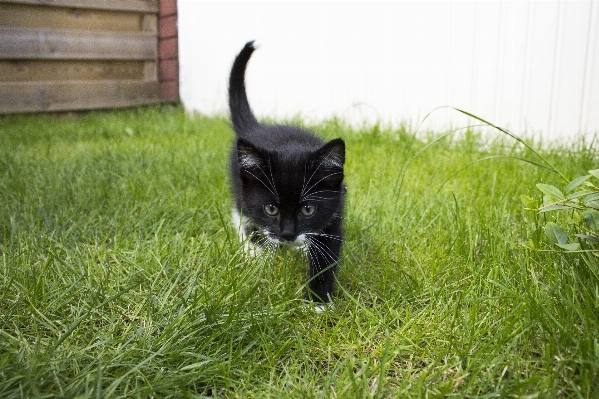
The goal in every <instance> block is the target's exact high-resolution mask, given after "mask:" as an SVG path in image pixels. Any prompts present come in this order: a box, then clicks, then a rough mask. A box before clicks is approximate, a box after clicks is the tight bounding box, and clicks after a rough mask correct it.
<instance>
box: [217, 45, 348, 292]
mask: <svg viewBox="0 0 599 399" xmlns="http://www.w3.org/2000/svg"><path fill="white" fill-rule="evenodd" d="M256 48H257V46H256V45H255V44H254V42H253V41H251V42H248V43H247V44H246V45H245V47H244V48H243V49H242V50H241V52H240V53H239V55H237V58H236V59H235V62H234V63H233V67H232V68H231V76H230V78H229V107H230V110H231V121H232V122H233V128H234V129H235V133H237V140H236V141H235V144H234V145H233V150H232V152H231V176H232V185H233V193H234V195H235V206H234V209H233V223H234V224H235V227H236V228H238V229H239V233H240V239H241V240H242V241H243V242H245V243H246V244H248V246H251V247H254V249H255V248H258V249H260V248H264V247H266V248H272V247H275V246H278V245H279V244H291V245H294V246H298V247H301V248H304V249H305V250H306V252H307V255H308V257H309V260H310V273H309V274H310V281H309V284H308V287H309V292H308V298H311V299H312V300H314V301H316V302H321V303H329V302H330V300H331V296H332V292H333V283H334V280H335V271H336V267H337V261H338V260H339V252H340V250H341V243H342V241H343V236H342V235H343V231H342V213H343V202H344V196H345V192H346V191H347V188H346V186H345V184H344V183H343V164H344V163H345V143H344V142H343V140H342V139H335V140H332V141H329V142H328V143H325V142H324V141H322V140H321V139H319V138H318V137H316V136H314V135H313V134H312V133H310V132H308V131H306V130H303V129H301V128H298V127H293V126H284V125H264V124H262V123H259V122H258V121H256V118H255V117H254V114H253V113H252V110H251V109H250V106H249V104H248V100H247V95H246V90H245V70H246V66H247V63H248V61H249V59H250V57H251V55H252V53H253V52H254V50H255V49H256Z"/></svg>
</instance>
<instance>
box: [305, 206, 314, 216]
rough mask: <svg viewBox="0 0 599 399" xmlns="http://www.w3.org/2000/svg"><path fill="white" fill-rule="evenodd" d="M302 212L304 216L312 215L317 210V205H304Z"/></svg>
mask: <svg viewBox="0 0 599 399" xmlns="http://www.w3.org/2000/svg"><path fill="white" fill-rule="evenodd" d="M301 212H302V215H304V216H312V215H314V213H315V212H316V205H303V206H302V208H301Z"/></svg>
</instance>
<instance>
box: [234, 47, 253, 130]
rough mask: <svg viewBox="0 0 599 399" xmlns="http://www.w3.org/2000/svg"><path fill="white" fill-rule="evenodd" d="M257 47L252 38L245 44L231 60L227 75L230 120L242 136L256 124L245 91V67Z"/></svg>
mask: <svg viewBox="0 0 599 399" xmlns="http://www.w3.org/2000/svg"><path fill="white" fill-rule="evenodd" d="M257 48H258V46H257V45H256V43H255V42H254V41H253V40H252V41H251V42H247V43H246V44H245V46H244V47H243V49H242V50H241V52H240V53H239V54H238V55H237V57H236V58H235V61H234V62H233V67H232V68H231V76H230V77H229V109H230V110H231V121H232V122H233V127H234V128H235V132H236V133H237V135H238V136H244V132H245V131H247V130H249V129H252V128H253V127H254V126H256V125H258V121H256V117H255V116H254V114H253V113H252V109H251V108H250V104H249V103H248V98H247V94H246V92H245V69H246V66H247V63H248V61H249V60H250V57H251V56H252V53H253V52H254V50H256V49H257Z"/></svg>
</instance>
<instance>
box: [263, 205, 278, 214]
mask: <svg viewBox="0 0 599 399" xmlns="http://www.w3.org/2000/svg"><path fill="white" fill-rule="evenodd" d="M264 213H266V214H267V215H268V216H275V215H276V214H277V213H279V208H277V206H276V205H273V204H268V205H264Z"/></svg>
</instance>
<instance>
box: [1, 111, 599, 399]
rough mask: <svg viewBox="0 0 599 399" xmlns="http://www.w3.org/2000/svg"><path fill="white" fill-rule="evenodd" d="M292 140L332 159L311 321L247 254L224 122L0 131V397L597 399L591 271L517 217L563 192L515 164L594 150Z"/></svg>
mask: <svg viewBox="0 0 599 399" xmlns="http://www.w3.org/2000/svg"><path fill="white" fill-rule="evenodd" d="M473 123H478V121H476V120H473ZM309 127H310V128H311V129H313V130H314V131H317V132H318V133H319V134H320V135H321V136H322V137H324V138H326V139H332V138H335V137H343V138H344V140H345V141H346V145H347V164H346V183H347V185H348V187H349V193H348V201H347V207H346V214H345V229H346V237H345V243H344V249H343V254H342V262H341V266H340V269H339V274H338V281H339V284H338V289H337V295H336V297H335V302H334V309H333V310H330V311H326V312H323V313H316V312H314V311H313V309H312V308H311V307H309V306H306V305H305V303H304V302H303V300H302V298H303V295H304V291H305V286H306V267H305V263H304V259H302V257H301V256H300V254H298V253H296V252H294V251H286V250H281V251H279V252H277V253H276V254H275V255H273V256H264V257H257V258H252V257H249V256H246V255H245V254H244V253H243V251H242V249H241V246H240V244H239V242H238V241H237V237H236V232H235V229H234V228H233V226H232V225H231V221H230V210H231V195H230V193H229V186H228V175H227V170H228V168H227V159H228V151H229V146H230V144H231V142H232V140H233V132H232V130H231V129H230V127H229V124H228V122H227V120H226V119H224V118H208V117H203V116H197V115H196V116H193V117H190V116H189V115H187V114H186V113H185V112H184V111H183V110H182V109H181V108H178V107H170V106H164V107H148V108H140V109H136V110H124V111H111V112H102V113H88V114H75V115H59V116H54V115H23V116H4V117H1V118H0V142H1V145H0V396H1V397H5V398H14V397H50V396H52V397H68V398H71V397H110V398H116V397H124V398H132V397H141V398H148V397H225V398H239V397H242V398H246V397H247V398H268V397H272V398H282V397H285V398H296V397H302V398H312V397H314V398H317V397H321V398H329V397H330V398H362V397H385V398H386V397H401V398H409V397H415V398H419V397H431V398H435V397H454V396H455V397H471V398H473V397H481V398H482V397H485V398H491V397H514V398H516V397H522V398H534V397H539V398H545V397H551V398H553V397H558V398H570V397H572V398H596V397H599V280H598V279H597V278H596V275H597V274H594V273H596V272H597V270H591V269H592V265H593V263H592V262H591V263H589V262H588V261H586V259H587V258H585V254H581V253H563V252H559V251H547V249H551V248H554V247H550V246H549V243H548V242H547V239H546V238H545V236H544V234H543V226H544V225H545V223H546V222H547V221H550V220H553V219H552V218H553V217H554V215H553V214H551V213H546V214H538V213H536V212H533V211H528V210H525V209H524V208H525V207H524V205H523V203H522V201H521V196H522V195H526V196H529V197H533V198H539V199H540V198H541V197H542V193H541V192H540V191H539V190H538V189H537V187H536V184H537V183H545V184H554V185H556V186H564V185H565V184H567V183H568V182H567V181H565V180H564V179H563V178H562V177H560V176H559V174H556V173H551V172H550V171H548V170H547V169H544V168H542V167H539V166H536V165H534V164H532V163H530V162H524V161H522V160H521V159H527V160H529V161H532V162H536V163H538V164H543V165H545V164H544V162H543V161H542V160H541V159H540V158H539V155H540V156H541V157H543V158H544V159H545V160H546V161H548V162H549V163H550V164H552V165H553V166H554V167H555V169H557V170H558V171H559V172H560V173H561V174H562V175H563V176H564V177H565V178H567V179H574V178H576V177H578V176H581V175H584V174H586V173H587V171H588V170H590V169H597V167H599V157H598V155H597V154H598V153H599V151H598V149H597V145H596V143H588V142H585V141H584V140H582V139H577V140H575V141H574V142H570V143H562V144H559V143H557V144H556V143H553V144H549V143H539V142H538V141H537V142H534V143H533V142H529V141H526V142H527V143H528V144H529V145H530V146H531V147H532V148H534V149H535V151H531V150H530V149H528V148H527V147H526V146H525V145H523V144H522V143H521V142H519V141H518V140H515V139H513V138H512V137H509V136H508V135H506V134H503V133H501V132H499V131H494V130H489V129H487V130H486V131H485V132H479V131H476V130H471V129H470V130H468V129H466V130H459V131H456V132H454V133H452V134H449V135H447V136H446V137H444V138H441V136H442V135H443V134H445V133H447V132H419V133H418V134H417V135H416V139H414V137H415V136H414V135H413V132H409V131H405V130H402V129H399V130H393V129H387V128H384V127H379V126H374V127H372V126H371V127H365V128H361V129H359V128H351V127H349V126H347V125H346V124H344V123H343V121H339V120H330V121H325V122H322V123H319V124H316V125H313V126H309ZM436 139H438V140H436ZM435 140H436V141H435ZM427 143H432V145H430V146H428V147H425V146H426V145H427ZM533 245H534V246H535V248H537V249H531V246H533ZM594 265H597V263H594Z"/></svg>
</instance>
